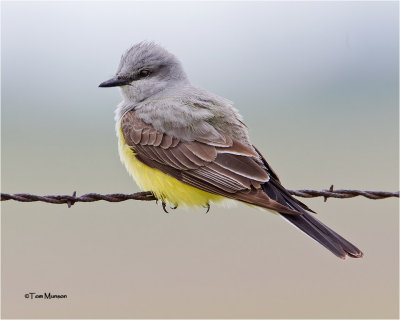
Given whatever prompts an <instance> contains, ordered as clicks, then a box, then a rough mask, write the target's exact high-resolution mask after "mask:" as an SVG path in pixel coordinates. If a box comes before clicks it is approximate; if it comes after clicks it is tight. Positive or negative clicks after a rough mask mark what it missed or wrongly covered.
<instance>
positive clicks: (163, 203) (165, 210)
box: [161, 201, 169, 213]
mask: <svg viewBox="0 0 400 320" xmlns="http://www.w3.org/2000/svg"><path fill="white" fill-rule="evenodd" d="M161 204H162V208H163V210H164V212H165V213H169V212H168V211H167V209H166V207H167V204H166V203H165V202H164V201H163V202H162V203H161Z"/></svg>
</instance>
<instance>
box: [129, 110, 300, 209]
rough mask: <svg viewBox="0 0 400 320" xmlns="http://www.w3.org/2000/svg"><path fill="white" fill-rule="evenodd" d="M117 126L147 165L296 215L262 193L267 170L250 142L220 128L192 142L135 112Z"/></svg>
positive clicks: (202, 186) (206, 188) (195, 184)
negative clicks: (223, 131) (166, 132)
mask: <svg viewBox="0 0 400 320" xmlns="http://www.w3.org/2000/svg"><path fill="white" fill-rule="evenodd" d="M121 128H122V133H123V135H124V138H125V141H126V143H127V144H128V145H129V146H131V147H132V148H133V149H134V151H135V155H136V157H137V159H138V160H139V161H141V162H143V163H144V164H146V165H147V166H150V167H152V168H155V169H158V170H160V171H162V172H164V173H166V174H168V175H170V176H172V177H174V178H175V179H177V180H179V181H182V182H184V183H187V184H189V185H191V186H193V187H196V188H199V189H201V190H204V191H207V192H210V193H213V194H217V195H221V196H225V197H228V198H231V199H235V200H239V201H243V202H246V203H249V204H253V205H257V206H261V207H264V208H268V209H272V210H276V211H279V212H284V213H287V214H295V215H298V214H300V213H299V212H298V211H297V210H295V209H293V208H289V207H287V206H284V205H282V204H280V203H278V202H277V201H276V200H275V199H271V198H270V197H269V196H268V195H267V194H266V193H265V192H264V191H263V189H262V185H263V184H265V183H266V182H267V181H268V180H269V173H268V169H267V167H266V165H265V163H264V162H263V159H262V158H260V156H259V154H258V153H257V151H256V149H255V148H253V146H248V145H245V144H243V143H240V142H239V141H236V140H235V139H232V138H231V137H229V136H228V135H226V134H224V133H222V132H218V134H219V136H216V135H215V134H213V135H211V134H210V135H206V134H205V135H203V136H202V137H201V138H198V139H196V140H195V141H191V142H188V141H182V140H180V139H179V138H177V137H172V136H170V135H167V134H165V133H163V132H160V131H158V130H156V129H154V128H153V127H152V126H151V125H149V124H146V123H145V122H144V121H143V120H141V119H140V118H138V117H137V116H136V115H135V112H134V111H130V112H128V113H126V114H125V115H124V117H123V118H122V120H121ZM210 139H212V140H210ZM270 194H271V196H273V197H274V196H275V195H274V194H272V193H270ZM275 197H276V196H275Z"/></svg>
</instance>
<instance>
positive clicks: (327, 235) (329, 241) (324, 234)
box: [281, 212, 363, 259]
mask: <svg viewBox="0 0 400 320" xmlns="http://www.w3.org/2000/svg"><path fill="white" fill-rule="evenodd" d="M281 215H282V216H283V217H284V218H285V219H287V220H288V221H290V222H291V223H293V224H294V225H295V226H296V227H298V228H299V229H300V230H301V231H303V232H305V233H306V234H307V235H309V236H310V237H311V238H313V239H314V240H316V241H318V242H319V243H320V244H322V245H323V246H324V247H325V248H327V249H328V250H329V251H331V252H332V253H333V254H335V255H336V256H338V257H339V258H342V259H344V258H346V256H347V255H348V256H350V257H352V258H361V257H362V256H363V253H362V252H361V250H360V249H358V248H357V247H356V246H354V245H353V244H351V243H350V242H349V241H347V240H346V239H344V238H343V237H341V236H340V235H338V234H337V233H336V232H335V231H333V230H332V229H330V228H328V227H327V226H326V225H324V224H323V223H322V222H321V221H319V220H317V219H316V218H314V217H313V216H312V215H311V214H310V213H308V212H304V213H303V214H302V215H299V216H295V215H290V214H285V213H284V214H281Z"/></svg>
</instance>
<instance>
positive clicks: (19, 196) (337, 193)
mask: <svg viewBox="0 0 400 320" xmlns="http://www.w3.org/2000/svg"><path fill="white" fill-rule="evenodd" d="M288 191H289V193H290V194H291V195H294V196H297V197H303V198H315V197H324V201H326V200H327V199H328V198H339V199H347V198H354V197H357V196H362V197H365V198H368V199H373V200H377V199H386V198H390V197H397V198H398V197H399V191H396V192H387V191H361V190H347V189H340V190H333V186H331V187H330V188H329V189H328V190H320V191H319V190H288ZM0 200H1V201H7V200H15V201H20V202H35V201H40V202H46V203H54V204H67V205H68V207H71V206H72V205H73V204H74V203H76V202H94V201H100V200H104V201H107V202H121V201H126V200H141V201H154V200H157V199H156V198H155V197H154V195H153V194H152V193H151V192H138V193H133V194H121V193H113V194H98V193H87V194H84V195H82V196H76V192H74V193H73V194H72V195H49V196H38V195H33V194H29V193H16V194H8V193H1V198H0Z"/></svg>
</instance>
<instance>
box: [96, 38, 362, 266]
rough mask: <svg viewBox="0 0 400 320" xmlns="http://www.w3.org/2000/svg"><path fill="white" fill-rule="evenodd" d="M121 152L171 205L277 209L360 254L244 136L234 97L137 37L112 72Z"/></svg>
mask: <svg viewBox="0 0 400 320" xmlns="http://www.w3.org/2000/svg"><path fill="white" fill-rule="evenodd" d="M116 86H119V87H120V88H121V91H122V96H123V101H122V102H121V103H120V104H119V105H118V107H117V109H116V117H115V118H116V132H117V136H118V144H119V154H120V157H121V161H122V162H123V163H124V164H125V167H126V169H127V170H128V172H129V173H130V174H131V175H132V176H133V178H134V179H135V180H136V182H137V184H138V185H139V187H140V188H141V189H142V190H145V191H151V192H152V193H153V194H154V196H155V197H156V198H157V199H159V200H161V201H162V204H163V208H164V210H165V205H166V203H169V204H171V205H173V206H175V207H177V206H189V207H196V206H202V207H205V208H208V209H209V207H210V203H218V202H221V201H223V200H226V199H233V200H237V201H240V202H244V203H246V204H249V205H253V206H257V207H261V208H265V209H268V210H272V211H274V212H277V213H279V214H280V215H282V216H283V217H284V218H285V219H287V220H288V221H290V222H291V223H293V224H294V225H295V226H296V227H298V228H299V229H300V230H302V231H304V232H305V233H306V234H308V235H309V236H310V237H311V238H313V239H315V240H316V241H318V242H319V243H320V244H322V245H323V246H325V247H326V248H327V249H328V250H330V251H331V252H332V253H333V254H335V255H336V256H338V257H340V258H342V259H344V258H345V257H346V256H350V257H354V258H360V257H362V256H363V253H362V252H361V251H360V250H359V249H358V248H357V247H355V246H354V245H353V244H351V243H350V242H348V241H347V240H345V239H344V238H342V237H341V236H340V235H338V234H337V233H336V232H334V231H333V230H331V229H330V228H328V227H327V226H325V225H324V224H323V223H321V222H320V221H318V220H317V219H316V218H314V216H313V215H312V214H311V213H310V212H313V211H312V210H311V209H309V208H308V207H307V206H306V205H305V204H303V203H302V202H300V201H298V200H297V199H295V198H293V197H292V196H291V195H290V194H289V192H288V191H287V190H286V189H285V188H284V187H283V186H282V185H281V182H280V181H279V178H278V176H277V175H276V173H275V172H274V171H273V170H272V168H271V167H270V165H269V164H268V163H267V161H266V160H265V158H264V157H263V156H262V155H261V153H260V152H259V151H258V150H257V148H256V147H255V146H253V145H252V144H251V142H250V140H249V136H248V132H247V127H246V125H245V124H244V123H243V120H242V117H241V116H240V114H239V112H238V111H237V110H236V109H235V108H233V107H232V102H231V101H229V100H226V99H224V98H221V97H219V96H217V95H215V94H212V93H210V92H208V91H205V90H203V89H200V88H197V87H195V86H193V85H191V83H190V82H189V80H188V78H187V76H186V74H185V72H184V70H183V68H182V65H181V63H180V62H179V60H178V59H177V58H176V57H175V56H174V55H172V54H171V53H169V52H168V51H167V50H165V49H164V48H162V47H161V46H159V45H157V44H154V43H152V42H141V43H138V44H135V45H134V46H133V47H131V48H130V49H129V50H127V51H126V52H125V53H124V54H123V56H122V58H121V62H120V64H119V67H118V70H117V73H116V75H115V77H113V78H112V79H110V80H108V81H105V82H103V83H101V84H100V87H116Z"/></svg>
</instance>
